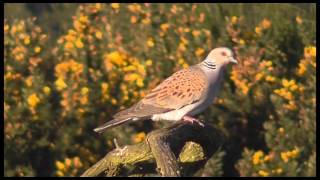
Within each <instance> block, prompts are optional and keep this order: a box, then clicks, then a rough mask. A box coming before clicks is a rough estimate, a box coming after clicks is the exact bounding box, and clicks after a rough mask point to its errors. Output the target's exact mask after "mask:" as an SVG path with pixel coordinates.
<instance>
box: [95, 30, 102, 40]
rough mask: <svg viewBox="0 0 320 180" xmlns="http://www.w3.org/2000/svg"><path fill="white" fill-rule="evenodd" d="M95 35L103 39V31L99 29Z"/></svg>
mask: <svg viewBox="0 0 320 180" xmlns="http://www.w3.org/2000/svg"><path fill="white" fill-rule="evenodd" d="M95 35H96V38H97V39H102V32H101V31H97V32H96V33H95Z"/></svg>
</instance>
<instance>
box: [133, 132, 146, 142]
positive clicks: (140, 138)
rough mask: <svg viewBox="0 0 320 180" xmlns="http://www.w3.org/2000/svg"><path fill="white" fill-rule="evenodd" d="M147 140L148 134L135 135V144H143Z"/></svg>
mask: <svg viewBox="0 0 320 180" xmlns="http://www.w3.org/2000/svg"><path fill="white" fill-rule="evenodd" d="M145 138H146V133H144V132H140V133H138V134H136V135H134V137H133V142H134V143H139V142H142V141H143V140H144V139H145Z"/></svg>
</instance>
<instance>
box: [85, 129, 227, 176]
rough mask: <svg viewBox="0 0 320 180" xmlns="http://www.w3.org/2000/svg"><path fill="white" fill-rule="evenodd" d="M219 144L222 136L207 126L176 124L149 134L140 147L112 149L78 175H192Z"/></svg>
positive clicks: (137, 145)
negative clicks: (128, 170) (156, 173)
mask: <svg viewBox="0 0 320 180" xmlns="http://www.w3.org/2000/svg"><path fill="white" fill-rule="evenodd" d="M222 142H223V135H222V133H221V132H220V131H219V130H217V129H215V128H214V127H212V126H210V125H208V124H206V125H205V127H199V126H197V125H191V124H186V123H176V124H173V125H172V126H170V127H168V128H164V129H159V130H155V131H152V132H150V133H149V134H148V135H147V137H146V139H145V141H143V142H141V143H139V144H135V145H127V146H124V147H122V148H116V149H114V150H112V151H111V152H109V153H108V154H107V155H106V156H105V157H104V158H102V159H101V160H100V161H98V162H97V163H96V164H95V165H93V166H92V167H90V168H89V169H88V170H86V171H85V172H84V173H83V174H82V175H81V176H83V177H87V176H99V175H101V174H103V172H105V175H106V176H124V175H123V174H124V169H128V167H133V170H132V171H130V172H127V173H125V174H127V176H133V175H134V176H144V175H146V174H154V173H155V172H156V171H157V172H158V173H159V174H160V175H161V176H192V175H193V174H194V173H196V172H197V171H198V170H200V169H201V168H202V167H203V166H204V165H205V163H206V162H207V161H208V160H209V159H210V157H211V156H212V155H213V154H214V153H215V152H216V151H217V150H218V148H219V147H220V146H221V144H222ZM177 157H178V158H177ZM154 162H155V163H154ZM155 164H156V168H155Z"/></svg>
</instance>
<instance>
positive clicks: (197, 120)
mask: <svg viewBox="0 0 320 180" xmlns="http://www.w3.org/2000/svg"><path fill="white" fill-rule="evenodd" d="M182 121H184V122H188V123H191V124H194V123H196V124H198V125H199V126H201V127H204V124H203V123H202V122H201V121H200V120H199V119H196V118H194V117H191V116H183V118H182Z"/></svg>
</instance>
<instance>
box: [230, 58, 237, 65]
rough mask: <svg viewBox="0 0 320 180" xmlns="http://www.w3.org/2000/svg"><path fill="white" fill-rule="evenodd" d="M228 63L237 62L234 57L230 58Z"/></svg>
mask: <svg viewBox="0 0 320 180" xmlns="http://www.w3.org/2000/svg"><path fill="white" fill-rule="evenodd" d="M230 62H232V63H234V64H238V61H237V60H236V59H235V58H234V57H230Z"/></svg>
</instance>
